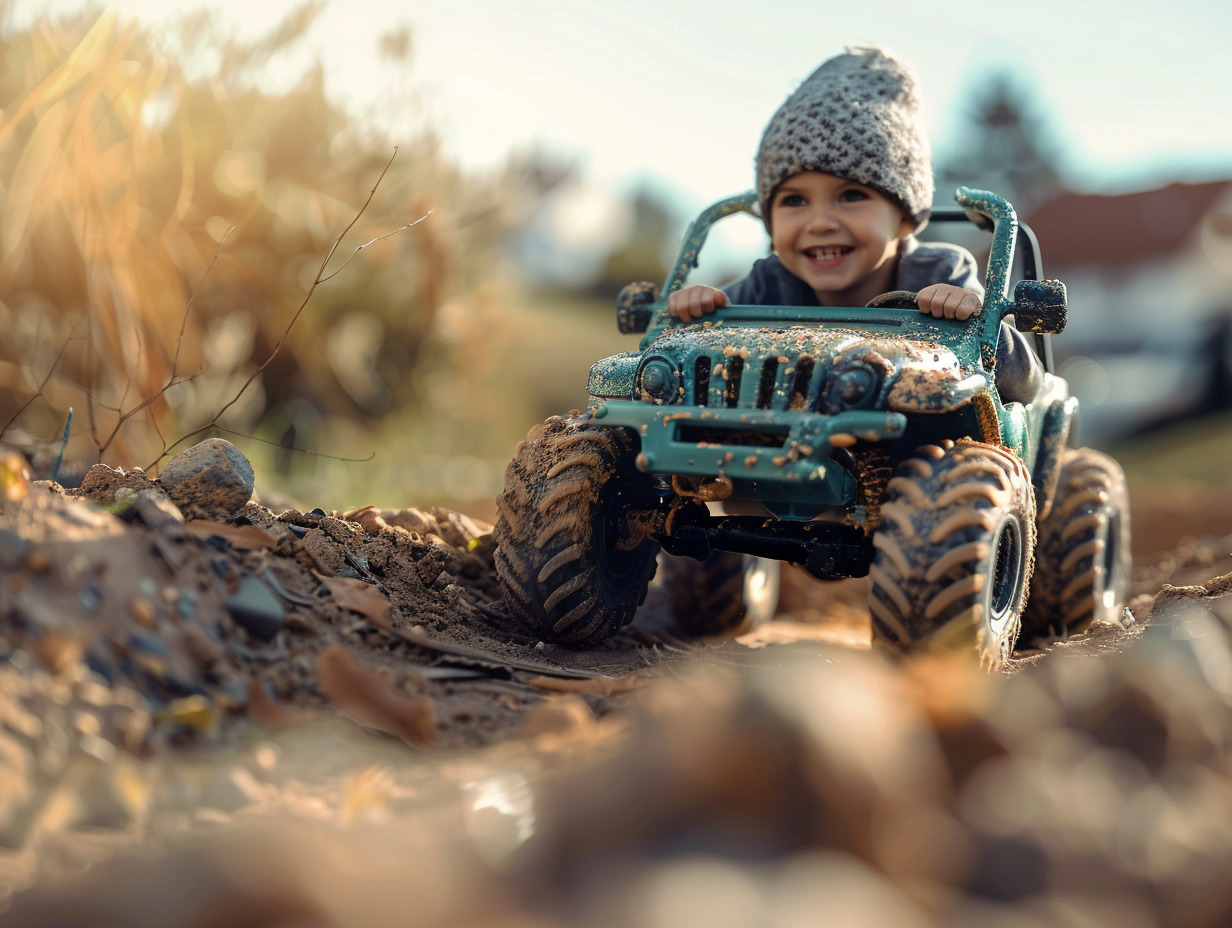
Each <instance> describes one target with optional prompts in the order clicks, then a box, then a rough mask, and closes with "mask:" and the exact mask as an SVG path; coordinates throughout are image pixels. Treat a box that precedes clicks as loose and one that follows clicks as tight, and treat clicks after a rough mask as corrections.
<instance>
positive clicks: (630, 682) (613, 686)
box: [530, 673, 642, 696]
mask: <svg viewBox="0 0 1232 928" xmlns="http://www.w3.org/2000/svg"><path fill="white" fill-rule="evenodd" d="M530 685H531V686H533V687H536V688H538V689H541V690H551V691H552V692H554V693H593V694H595V695H598V696H614V695H616V694H617V693H627V692H629V691H630V690H634V689H637V688H638V687H639V686H641V685H642V679H641V677H639V676H638V675H637V674H635V673H631V674H628V675H627V676H623V677H589V678H587V679H585V680H573V679H566V678H564V677H548V676H544V675H542V674H541V675H540V676H537V677H531V679H530Z"/></svg>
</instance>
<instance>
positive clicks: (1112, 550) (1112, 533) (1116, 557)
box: [1098, 512, 1121, 616]
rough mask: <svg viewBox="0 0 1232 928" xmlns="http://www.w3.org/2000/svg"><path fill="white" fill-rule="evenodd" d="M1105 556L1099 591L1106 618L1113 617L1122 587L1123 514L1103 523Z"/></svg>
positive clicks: (1100, 603)
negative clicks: (1120, 568) (1121, 538)
mask: <svg viewBox="0 0 1232 928" xmlns="http://www.w3.org/2000/svg"><path fill="white" fill-rule="evenodd" d="M1102 534H1103V545H1102V546H1101V547H1102V549H1103V556H1102V557H1101V559H1100V560H1101V564H1100V567H1101V572H1102V574H1103V581H1104V582H1103V585H1102V587H1101V588H1100V590H1099V594H1098V597H1099V605H1100V606H1101V608H1102V614H1103V615H1105V616H1108V615H1111V613H1112V610H1113V609H1115V608H1116V605H1117V599H1118V588H1119V587H1120V585H1121V577H1120V573H1121V572H1120V570H1119V569H1118V568H1119V564H1120V558H1121V547H1120V544H1121V543H1120V535H1121V514H1120V513H1119V512H1118V513H1113V514H1112V516H1111V517H1109V518H1107V519H1105V520H1104V523H1103V533H1102Z"/></svg>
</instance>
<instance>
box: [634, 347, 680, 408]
mask: <svg viewBox="0 0 1232 928" xmlns="http://www.w3.org/2000/svg"><path fill="white" fill-rule="evenodd" d="M642 391H643V392H644V393H645V394H646V396H648V397H649V398H650V399H652V400H654V401H655V402H656V403H672V402H675V400H676V397H677V395H678V394H679V392H680V373H679V371H677V370H676V368H675V366H674V365H672V364H671V363H669V362H668V361H666V360H664V359H663V358H651V359H650V360H649V361H647V362H646V364H645V366H644V367H643V368H642Z"/></svg>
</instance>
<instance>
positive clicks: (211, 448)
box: [158, 438, 254, 518]
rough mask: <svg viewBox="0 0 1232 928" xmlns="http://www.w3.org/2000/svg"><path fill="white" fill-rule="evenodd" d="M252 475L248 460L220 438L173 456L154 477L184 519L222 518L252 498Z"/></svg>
mask: <svg viewBox="0 0 1232 928" xmlns="http://www.w3.org/2000/svg"><path fill="white" fill-rule="evenodd" d="M253 483H254V474H253V471H252V465H251V464H250V463H249V462H248V458H246V457H244V455H243V454H242V453H241V452H240V450H239V449H238V448H236V447H235V445H233V444H231V442H229V441H226V440H225V439H222V438H208V439H206V440H205V441H203V442H201V443H199V444H196V445H193V446H192V447H191V448H189V449H188V450H187V451H185V452H183V453H182V454H177V455H176V456H175V457H174V458H172V460H171V463H170V464H168V465H167V468H166V470H164V471H163V472H162V475H161V476H160V477H159V478H158V484H159V486H161V487H162V488H163V490H165V491H166V493H167V495H168V496H169V497H171V500H172V502H174V503H175V504H176V505H177V506H179V507H180V509H181V510H182V511H183V512H184V514H185V516H189V517H194V518H217V517H220V516H221V517H226V516H229V515H231V514H233V513H235V512H238V511H239V510H240V509H242V508H243V507H244V505H245V504H246V503H247V502H248V500H250V499H251V498H252V491H253Z"/></svg>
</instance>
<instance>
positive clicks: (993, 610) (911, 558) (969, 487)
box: [869, 440, 1035, 667]
mask: <svg viewBox="0 0 1232 928" xmlns="http://www.w3.org/2000/svg"><path fill="white" fill-rule="evenodd" d="M881 517H882V522H881V526H880V527H879V528H878V529H877V532H876V534H875V535H874V536H873V545H874V548H875V549H876V553H875V555H874V558H873V564H872V566H871V568H870V570H869V574H870V576H871V578H872V582H873V590H872V595H871V597H870V600H869V607H870V611H871V613H872V625H873V643H874V644H875V645H877V646H879V647H883V648H888V649H891V650H894V651H911V650H917V649H922V648H941V649H966V648H968V647H971V648H974V650H976V651H977V652H978V653H979V655H980V658H981V660H982V661H983V662H984V663H985V664H987V665H990V666H994V667H996V666H1000V665H1001V664H1002V663H1003V662H1004V661H1005V660H1006V659H1007V658H1008V657H1009V654H1010V652H1011V651H1012V650H1013V647H1014V642H1015V640H1016V639H1017V637H1018V629H1019V625H1020V622H1021V617H1022V612H1023V608H1024V606H1025V604H1026V595H1027V588H1028V584H1029V582H1030V578H1031V571H1032V567H1033V563H1034V552H1035V497H1034V493H1033V490H1032V487H1031V478H1030V475H1029V474H1028V473H1027V469H1026V467H1025V466H1024V465H1023V463H1022V461H1021V460H1019V459H1018V457H1017V456H1016V455H1014V454H1013V453H1012V452H1010V451H1008V450H1006V449H1005V448H1002V447H1000V446H996V445H987V444H983V443H981V442H974V441H967V440H963V441H959V442H951V441H945V442H942V443H941V444H939V445H926V446H924V447H922V448H920V449H918V450H917V451H916V453H915V455H914V456H913V457H911V458H909V459H908V460H906V461H904V462H903V464H902V465H901V466H900V467H899V469H898V473H897V475H896V476H895V477H894V478H893V479H892V480H891V481H890V483H889V485H888V486H887V488H886V502H885V503H884V505H883V506H882V507H881Z"/></svg>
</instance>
